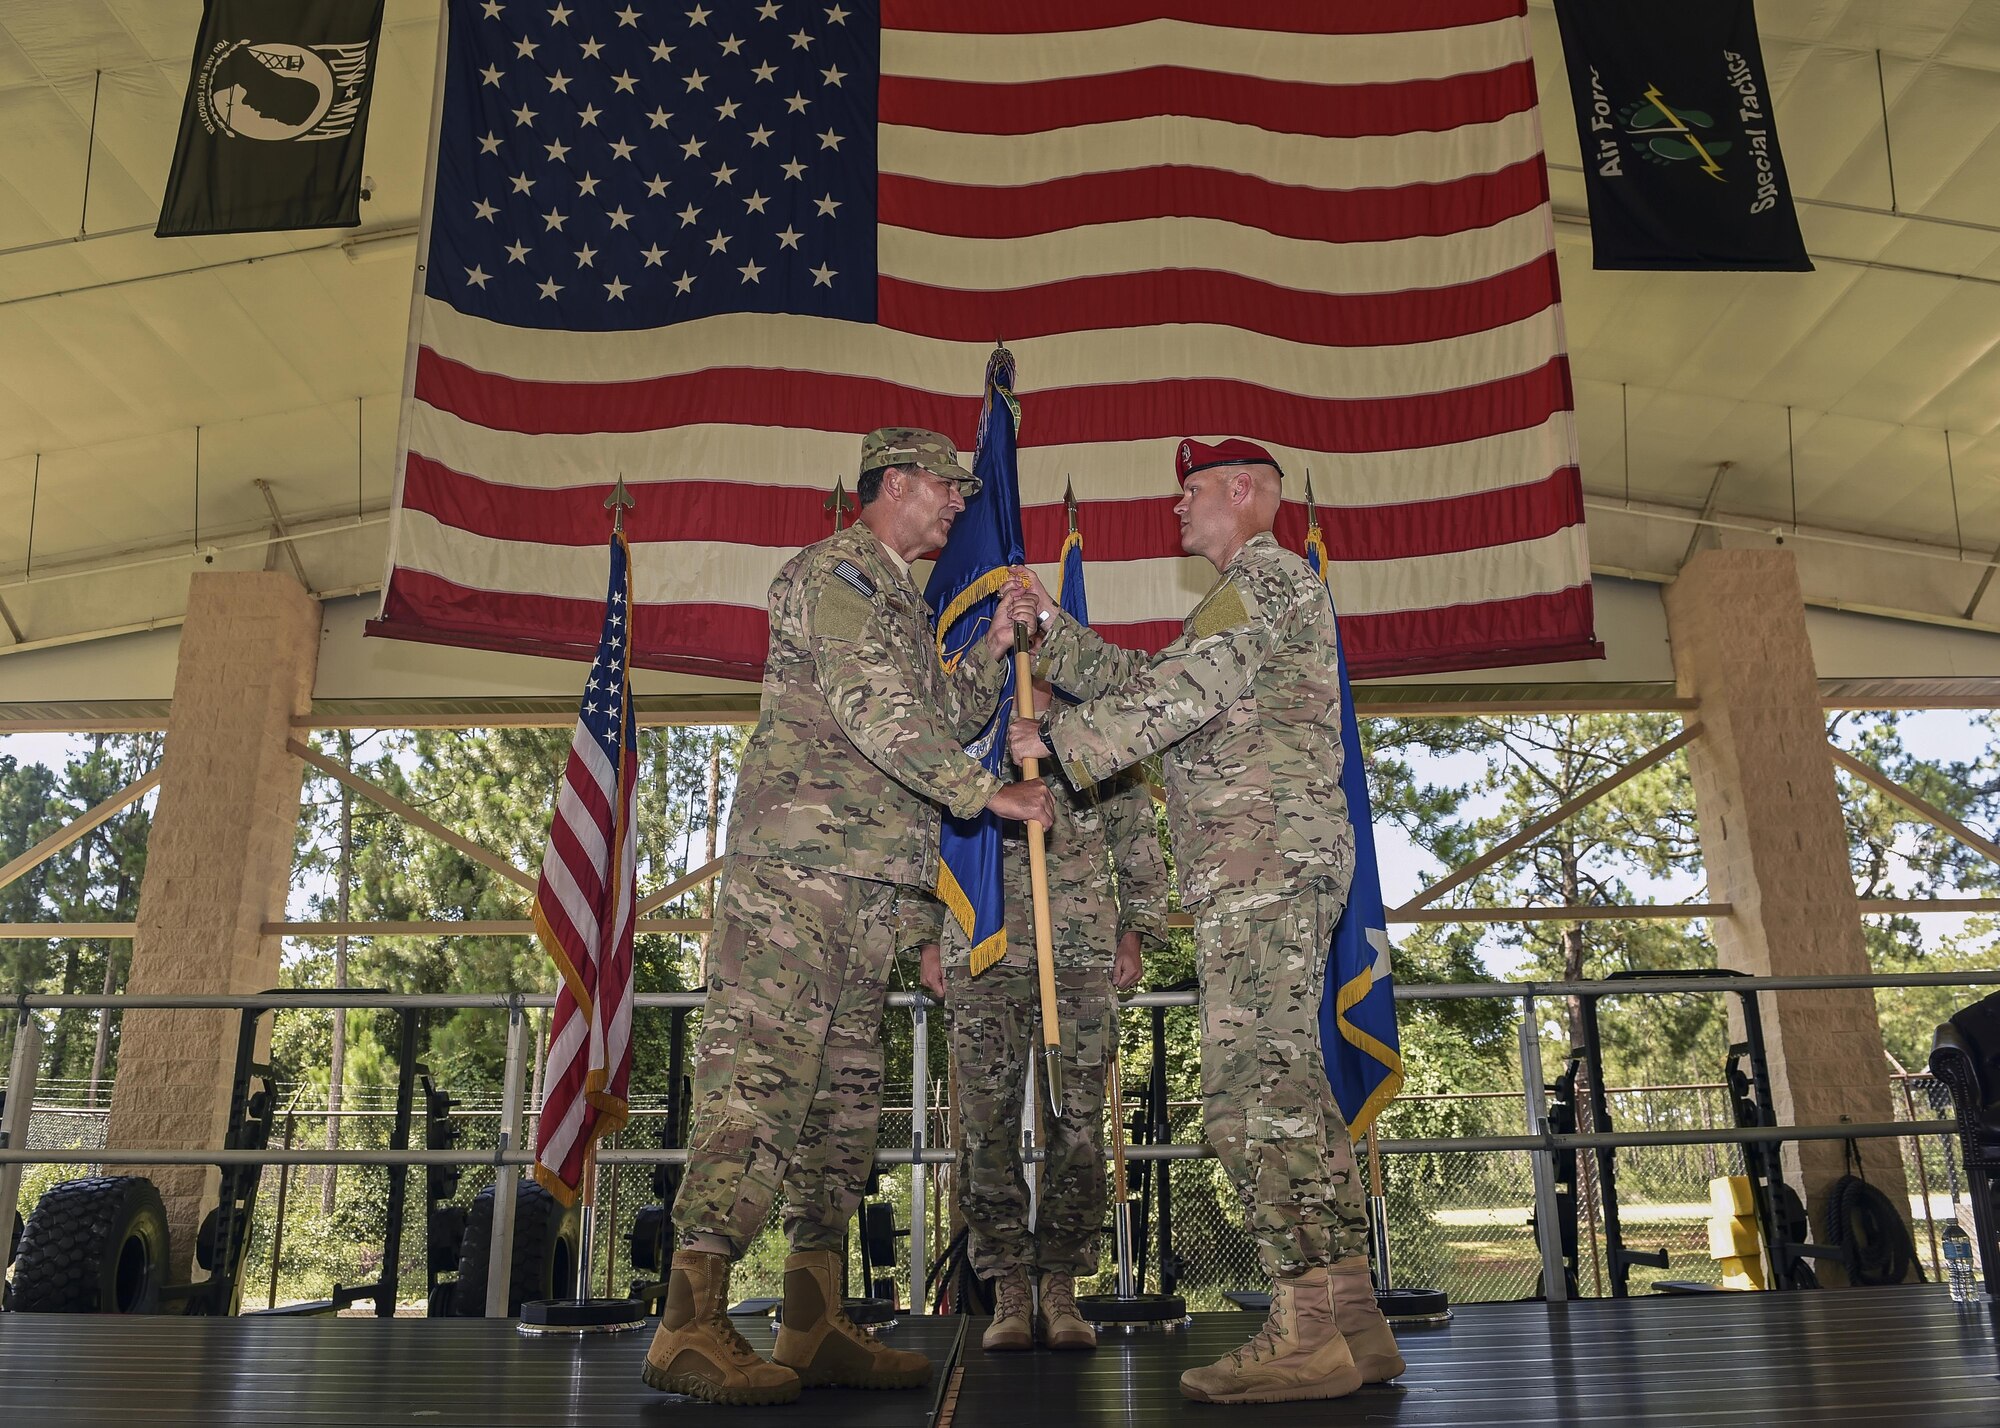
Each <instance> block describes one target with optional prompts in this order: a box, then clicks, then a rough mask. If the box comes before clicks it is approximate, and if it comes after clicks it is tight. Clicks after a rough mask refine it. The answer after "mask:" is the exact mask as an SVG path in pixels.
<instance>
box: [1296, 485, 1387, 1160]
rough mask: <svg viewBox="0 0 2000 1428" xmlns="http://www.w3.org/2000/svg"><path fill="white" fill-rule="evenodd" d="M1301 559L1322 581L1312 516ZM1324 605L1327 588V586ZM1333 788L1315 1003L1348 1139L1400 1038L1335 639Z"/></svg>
mask: <svg viewBox="0 0 2000 1428" xmlns="http://www.w3.org/2000/svg"><path fill="white" fill-rule="evenodd" d="M1306 559H1307V560H1308V561H1309V562H1310V563H1311V565H1312V568H1313V573H1314V574H1315V575H1317V576H1319V578H1320V583H1321V584H1322V585H1324V584H1325V583H1326V574H1327V554H1326V542H1325V540H1324V539H1323V538H1322V537H1321V535H1320V531H1319V522H1318V520H1317V518H1315V519H1314V520H1313V522H1312V524H1311V526H1310V527H1309V529H1308V530H1307V533H1306ZM1327 600H1328V602H1329V603H1331V602H1332V600H1333V591H1332V590H1331V589H1329V590H1328V591H1327ZM1338 658H1339V661H1340V751H1341V763H1340V790H1341V792H1342V793H1344V794H1346V795H1347V816H1348V818H1349V819H1351V820H1352V821H1353V824H1354V880H1353V882H1352V883H1350V884H1349V885H1348V889H1347V906H1346V907H1344V908H1342V909H1341V912H1340V921H1339V922H1338V923H1337V924H1335V926H1334V929H1333V944H1332V946H1331V947H1329V948H1328V949H1327V963H1326V991H1327V994H1326V997H1325V999H1324V1000H1322V1001H1321V1002H1320V1008H1319V1040H1320V1051H1321V1054H1322V1055H1323V1056H1324V1057H1325V1060H1326V1079H1327V1082H1328V1083H1329V1084H1330V1085H1331V1086H1332V1087H1333V1099H1334V1101H1335V1102H1336V1103H1337V1104H1338V1105H1339V1106H1340V1114H1341V1115H1342V1116H1343V1117H1345V1118H1346V1121H1347V1131H1348V1134H1349V1135H1350V1136H1352V1137H1353V1138H1354V1139H1355V1140H1360V1139H1361V1138H1362V1137H1363V1136H1365V1135H1366V1134H1368V1128H1369V1127H1370V1126H1372V1125H1374V1124H1375V1118H1376V1117H1377V1116H1378V1115H1380V1114H1381V1113H1382V1108H1383V1107H1384V1106H1386V1105H1388V1104H1389V1102H1390V1101H1391V1100H1393V1099H1394V1098H1395V1095H1396V1092H1397V1091H1399V1090H1401V1089H1402V1086H1403V1052H1402V1043H1401V1041H1400V1039H1399V1038H1398V1037H1397V1035H1396V1000H1395V983H1394V981H1393V980H1392V978H1391V975H1390V969H1389V919H1388V917H1387V916H1386V915H1385V913H1384V910H1383V907H1382V874H1381V869H1380V867H1379V866H1378V865H1377V863H1376V861H1375V821H1374V817H1373V815H1372V814H1371V813H1370V811H1369V807H1368V763H1367V757H1366V755H1364V754H1363V753H1362V750H1361V725H1360V721H1358V720H1357V719H1356V718H1355V716H1354V691H1353V689H1352V688H1350V687H1349V685H1348V682H1347V642H1346V641H1345V640H1342V641H1340V643H1339V647H1338Z"/></svg>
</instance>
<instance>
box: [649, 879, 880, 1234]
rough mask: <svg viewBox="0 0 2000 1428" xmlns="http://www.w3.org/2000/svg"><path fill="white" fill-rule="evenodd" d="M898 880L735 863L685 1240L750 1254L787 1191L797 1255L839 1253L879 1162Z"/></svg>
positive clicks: (788, 1223) (720, 941) (722, 902)
mask: <svg viewBox="0 0 2000 1428" xmlns="http://www.w3.org/2000/svg"><path fill="white" fill-rule="evenodd" d="M895 900H896V889H895V888H894V887H893V886H892V885H890V884H888V883H876V882H869V881H867V880H865V879H862V878H850V877H844V876H842V875H840V874H838V873H825V872H819V871H817V870H815V869H812V868H799V867H793V866H790V865H788V864H785V863H781V862H778V861H777V860H775V859H771V858H735V859H732V860H731V861H730V864H729V868H728V871H727V873H726V874H725V875H724V877H723V880H722V888H721V892H720V895H719V897H718V899H717V904H716V914H715V918H716V923H715V927H716V930H715V935H714V937H713V938H712V940H711V941H710V944H709V951H708V1001H707V1003H706V1004H705V1005H704V1008H703V1011H702V1025H701V1037H700V1039H699V1040H698V1041H697V1042H696V1043H695V1052H694V1058H695V1059H694V1124H693V1128H692V1131H691V1133H690V1135H689V1138H688V1147H689V1151H688V1165H687V1174H686V1176H685V1177H684V1178H683V1180H682V1181H681V1187H680V1193H679V1195H678V1196H677V1197H676V1199H675V1201H674V1225H675V1228H676V1230H677V1231H678V1233H679V1237H680V1242H681V1243H683V1244H685V1243H687V1242H688V1240H689V1239H691V1238H692V1237H693V1236H694V1235H696V1234H699V1233H706V1234H712V1235H719V1236H721V1237H722V1238H724V1239H726V1240H728V1241H729V1242H730V1244H731V1245H732V1246H733V1247H734V1251H735V1253H736V1254H738V1255H741V1254H742V1253H743V1251H744V1249H745V1248H746V1247H747V1246H748V1245H749V1243H750V1241H751V1240H752V1239H753V1238H754V1237H755V1236H756V1234H757V1232H758V1231H759V1230H761V1229H763V1228H764V1222H765V1220H766V1219H767V1218H768V1217H769V1216H770V1213H771V1206H772V1204H773V1203H774V1202H775V1201H776V1199H777V1197H778V1194H779V1191H780V1189H781V1188H782V1190H783V1192H784V1197H785V1234H786V1236H787V1237H788V1238H789V1239H790V1240H791V1243H792V1247H793V1248H794V1249H798V1250H821V1249H838V1248H840V1246H841V1242H842V1241H841V1237H842V1234H843V1232H844V1231H845V1228H846V1226H847V1222H848V1221H849V1220H850V1219H851V1218H852V1217H853V1215H854V1210H855V1206H856V1205H858V1204H859V1203H860V1199H861V1189H862V1185H863V1183H864V1182H865V1181H866V1180H867V1178H868V1170H869V1167H870V1166H871V1165H872V1164H873V1163H874V1159H875V1135H876V1128H877V1118H878V1117H879V1115H880V1113H881V1103H882V1006H883V999H884V998H885V997H886V996H887V994H888V974H889V965H890V963H891V961H892V960H893V958H894V956H895V941H896V937H895V934H896V915H895V912H896V908H895Z"/></svg>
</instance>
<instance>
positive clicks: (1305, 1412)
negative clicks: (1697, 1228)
mask: <svg viewBox="0 0 2000 1428" xmlns="http://www.w3.org/2000/svg"><path fill="white" fill-rule="evenodd" d="M739 1323H741V1324H742V1325H743V1327H744V1329H745V1332H746V1335H747V1336H748V1337H749V1338H750V1340H751V1342H752V1343H755V1344H757V1345H758V1346H759V1347H760V1348H768V1346H769V1337H770V1330H769V1327H768V1326H767V1325H765V1324H763V1323H761V1322H756V1321H739ZM1257 1323H1258V1318H1257V1316H1255V1315H1252V1314H1244V1313H1229V1314H1203V1315H1199V1316H1197V1317H1196V1319H1195V1322H1194V1323H1193V1325H1192V1326H1191V1327H1189V1328H1187V1329H1186V1330H1184V1331H1182V1332H1180V1333H1175V1334H1160V1333H1145V1334H1136V1335H1131V1336H1107V1337H1106V1339H1105V1342H1104V1345H1103V1347H1102V1348H1101V1349H1100V1350H1099V1351H1098V1352H1097V1353H1095V1354H1065V1355H1055V1354H1048V1353H1034V1354H1009V1355H998V1354H996V1355H987V1354H984V1353H982V1352H981V1351H980V1349H979V1346H978V1332H977V1331H978V1329H979V1328H980V1327H981V1325H980V1324H978V1323H976V1322H975V1323H968V1322H966V1321H962V1320H957V1319H913V1320H905V1321H904V1322H903V1323H901V1324H900V1325H898V1326H897V1327H896V1328H895V1329H893V1330H891V1331H890V1337H891V1338H892V1339H893V1340H894V1341H895V1342H897V1343H900V1344H903V1345H905V1346H907V1347H911V1348H918V1349H922V1350H923V1351H925V1352H927V1353H929V1354H931V1356H932V1357H933V1358H934V1359H936V1360H937V1361H938V1362H939V1364H940V1374H939V1378H938V1381H937V1382H936V1383H935V1384H934V1385H933V1387H932V1388H931V1389H926V1390H923V1391H920V1392H913V1393H858V1392H842V1391H829V1390H816V1391H809V1392H808V1393H807V1395H806V1396H805V1398H804V1399H802V1400H801V1401H800V1402H799V1403H798V1404H795V1405H789V1406H786V1407H781V1408H765V1409H720V1408H712V1407H709V1406H707V1405H702V1404H694V1403H689V1402H686V1401H684V1400H679V1399H673V1398H668V1397H665V1396H663V1395H661V1394H656V1393H653V1392H652V1391H651V1390H649V1389H647V1388H645V1387H644V1386H643V1385H642V1384H641V1383H640V1382H639V1376H638V1365H639V1361H640V1359H641V1358H642V1357H643V1356H644V1354H645V1351H646V1341H647V1337H648V1336H647V1335H645V1334H626V1335H622V1336H619V1337H616V1338H586V1339H581V1340H569V1339H551V1338H528V1337H524V1336H522V1335H521V1334H519V1333H517V1332H516V1331H515V1329H514V1327H513V1325H512V1324H511V1323H504V1322H492V1323H488V1322H485V1321H481V1320H440V1321H435V1322H433V1321H429V1320H419V1319H403V1320H394V1321H389V1322H383V1321H380V1320H374V1319H338V1320H336V1319H269V1318H262V1319H260V1318H254V1317H252V1318H245V1319H166V1318H148V1319H113V1318H80V1317H78V1318H73V1317H68V1316H36V1315H21V1314H6V1315H0V1424H5V1425H8V1428H16V1425H18V1428H77V1425H86V1424H87V1425H90V1426H91V1428H101V1425H126V1424H129V1425H133V1428H139V1426H140V1425H147V1428H151V1425H160V1428H181V1425H190V1428H191V1426H192V1425H197V1424H199V1425H223V1424H256V1425H266V1424H269V1425H276V1424H286V1425H320V1424H340V1425H345V1424H354V1425H369V1428H377V1425H382V1424H411V1425H438V1428H489V1425H490V1428H516V1425H518V1428H529V1425H533V1428H545V1426H546V1425H556V1424H576V1425H592V1428H596V1425H606V1428H613V1425H659V1424H665V1423H677V1422H704V1423H713V1424H721V1423H729V1424H734V1425H740V1426H741V1428H764V1425H767V1424H781V1423H791V1424H806V1423H810V1424H812V1425H814V1428H847V1426H848V1425H851V1428H905V1425H907V1428H929V1425H933V1424H939V1423H940V1420H941V1419H943V1420H944V1421H946V1422H948V1423H949V1424H950V1425H951V1428H1058V1425H1067V1424H1092V1425H1095V1424H1132V1425H1154V1424H1169V1423H1207V1424H1211V1425H1213V1424H1218V1423H1231V1424H1246V1425H1248V1424H1270V1425H1283V1428H1294V1425H1296V1426H1297V1428H1312V1425H1320V1424H1354V1425H1361V1424H1397V1425H1407V1428H1474V1425H1495V1428H1498V1425H1507V1428H1519V1425H1526V1424H1591V1425H1614V1426H1615V1428H1639V1425H1648V1426H1649V1428H1650V1425H1660V1428H1665V1425H1674V1428H1689V1426H1690V1425H1700V1428H1707V1425H1714V1428H1736V1425H1742V1424H1755V1425H1765V1424H1820V1423H1838V1424H1859V1423H1883V1424H1895V1425H1899V1428H1900V1425H1909V1428H1920V1425H1921V1426H1922V1428H1931V1426H1932V1425H1935V1428H1944V1425H1952V1426H1953V1428H1959V1425H1963V1428H1973V1425H1979V1428H1994V1425H2000V1357H1996V1342H1995V1331H1994V1318H1993V1315H1992V1313H1991V1312H1990V1311H1989V1310H1987V1309H1985V1308H1979V1309H1960V1308H1958V1307H1957V1306H1955V1305H1953V1304H1952V1303H1951V1301H1950V1299H1949V1297H1948V1296H1947V1295H1946V1294H1945V1293H1944V1291H1943V1290H1942V1289H1939V1288H1936V1287H1931V1286H1918V1287H1911V1288H1905V1289H1873V1290H1868V1289H1864V1290H1843V1291H1821V1292H1816V1293H1793V1294H1742V1295H1712V1296H1702V1297H1690V1298H1653V1299H1642V1300H1628V1301H1625V1302H1623V1303H1618V1302H1601V1301H1587V1302H1583V1303H1578V1304H1573V1305H1570V1306H1567V1307H1557V1308H1553V1309H1552V1308H1549V1307H1546V1306H1543V1305H1540V1304H1481V1305H1471V1306H1468V1307H1463V1308H1461V1309H1459V1311H1458V1314H1457V1318H1456V1319H1455V1320H1454V1321H1453V1322H1452V1323H1451V1324H1449V1325H1446V1326H1443V1327H1439V1328H1434V1329H1417V1330H1411V1331H1408V1332H1407V1333H1405V1334H1404V1336H1403V1342H1404V1353H1405V1356H1406V1357H1407V1358H1408V1359H1409V1361H1410V1371H1409V1373H1408V1374H1407V1375H1405V1376H1404V1377H1403V1378H1402V1379H1401V1380H1399V1381H1398V1382H1397V1383H1396V1384H1394V1385H1377V1386H1374V1387H1371V1388H1368V1389H1364V1390H1363V1391H1362V1392H1361V1393H1359V1394H1356V1395H1354V1396H1353V1397H1351V1398H1347V1399H1343V1400H1339V1401H1336V1402H1329V1403H1299V1404H1277V1405H1271V1406H1267V1407H1260V1408H1229V1409H1224V1408H1216V1407H1212V1406H1209V1405H1205V1404H1197V1403H1190V1402H1188V1401H1186V1400H1184V1399H1182V1398H1181V1397H1180V1395H1179V1392H1178V1390H1177V1388H1176V1386H1175V1381H1176V1379H1177V1378H1178V1377H1179V1374H1180V1371H1181V1370H1182V1369H1183V1368H1185V1367H1187V1366H1188V1365H1190V1364H1194V1363H1201V1362H1206V1361H1208V1360H1209V1359H1212V1358H1214V1357H1216V1356H1218V1355H1220V1354H1221V1353H1223V1352H1225V1351H1226V1350H1228V1349H1230V1348H1233V1347H1234V1346H1236V1345H1237V1344H1239V1343H1241V1342H1242V1341H1243V1340H1244V1339H1245V1338H1247V1337H1248V1335H1249V1334H1250V1333H1251V1331H1252V1330H1254V1329H1255V1327H1256V1325H1257ZM947 1390H949V1391H947Z"/></svg>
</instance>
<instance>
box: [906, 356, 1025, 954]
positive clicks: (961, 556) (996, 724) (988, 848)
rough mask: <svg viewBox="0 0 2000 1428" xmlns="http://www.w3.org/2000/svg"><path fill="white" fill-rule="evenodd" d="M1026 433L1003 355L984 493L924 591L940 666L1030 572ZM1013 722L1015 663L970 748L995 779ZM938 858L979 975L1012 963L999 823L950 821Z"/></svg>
mask: <svg viewBox="0 0 2000 1428" xmlns="http://www.w3.org/2000/svg"><path fill="white" fill-rule="evenodd" d="M1020 424H1021V407H1020V403H1019V402H1017V401H1016V400H1015V398H1014V357H1013V354H1012V353H1010V352H1008V351H1007V350H1006V349H1005V348H1001V349H998V350H996V351H995V352H994V354H993V355H992V357H991V358H989V359H988V360H987V363H986V403H985V405H984V406H983V407H982V408H981V409H980V413H979V438H978V440H979V445H978V448H977V450H976V451H975V452H974V453H973V457H972V474H973V475H975V476H977V477H978V478H979V480H980V488H979V494H978V495H977V496H974V497H973V498H972V499H971V500H970V501H968V502H967V503H966V506H965V510H964V511H963V512H961V513H960V515H959V517H958V519H957V520H956V521H954V522H953V523H952V527H951V535H950V536H949V537H948V538H947V539H946V540H945V545H944V549H943V550H942V551H940V552H938V558H937V564H936V565H935V566H934V567H933V568H932V570H931V578H930V583H929V584H928V585H927V586H925V587H924V601H925V603H926V604H928V605H929V606H930V610H931V621H932V623H933V624H934V625H935V626H936V628H937V642H938V657H939V658H940V659H942V660H943V661H944V662H945V664H946V666H947V667H950V666H951V665H953V664H955V663H956V662H957V661H958V660H959V659H961V658H962V657H964V655H965V653H966V652H967V651H968V650H970V649H971V648H972V647H973V646H974V645H975V644H977V643H978V641H979V640H980V639H982V638H983V637H984V636H985V634H986V631H987V630H988V629H989V628H990V627H991V626H992V623H993V608H994V605H995V603H996V602H997V600H998V598H999V592H1000V589H1001V587H1002V586H1004V585H1005V584H1006V583H1007V567H1008V566H1010V565H1019V564H1020V563H1021V559H1022V547H1021V479H1020V473H1019V469H1018V463H1017V456H1016V451H1015V437H1016V433H1017V432H1018V430H1019V428H1020ZM1013 717H1014V668H1013V661H1012V660H1011V659H1009V661H1008V666H1007V681H1006V683H1005V684H1004V685H1003V686H1002V687H1001V691H1000V704H999V707H998V708H997V709H996V710H995V711H994V714H993V720H992V722H991V723H989V724H988V725H987V726H986V727H985V728H984V729H983V730H981V731H980V734H979V737H978V738H976V739H974V740H973V741H972V742H971V743H970V744H967V745H966V746H965V751H966V753H968V754H970V755H972V757H973V758H975V759H977V760H979V762H980V763H981V764H982V765H984V766H985V768H986V769H987V771H988V772H990V773H996V774H997V773H1000V772H1001V771H1002V769H1003V767H1004V765H1005V763H1006V759H1007V724H1008V722H1009V721H1010V720H1011V719H1012V718H1013ZM938 851H939V867H938V886H937V895H938V899H939V901H941V902H943V903H944V905H945V907H946V908H947V909H949V910H950V912H951V915H952V916H953V917H955V918H957V919H958V925H959V927H960V928H961V929H962V930H963V931H964V933H965V936H966V940H967V941H968V943H970V945H971V947H972V970H973V972H974V974H975V975H976V974H978V973H980V972H983V971H985V970H986V968H988V967H990V966H992V965H993V964H994V963H995V962H997V961H999V960H1000V959H1001V958H1002V957H1004V956H1006V955H1007V897H1006V892H1005V886H1004V884H1003V882H1002V880H1001V865H1000V858H1001V847H1000V820H999V819H998V818H996V817H995V816H994V815H993V814H991V813H985V812H981V813H979V814H976V815H974V816H973V817H971V818H954V817H952V815H951V814H949V813H947V814H946V815H945V816H944V826H943V830H942V832H941V833H940V835H939V848H938Z"/></svg>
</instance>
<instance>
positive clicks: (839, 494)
mask: <svg viewBox="0 0 2000 1428" xmlns="http://www.w3.org/2000/svg"><path fill="white" fill-rule="evenodd" d="M819 508H820V509H821V510H822V511H832V512H833V528H834V530H835V532H838V531H839V530H840V528H841V527H842V525H844V524H845V523H846V519H847V512H848V510H849V509H850V507H849V506H848V504H847V481H846V479H845V478H844V477H840V476H836V477H834V478H833V494H832V495H830V496H828V497H827V498H826V499H825V500H824V501H821V502H820V503H819Z"/></svg>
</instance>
